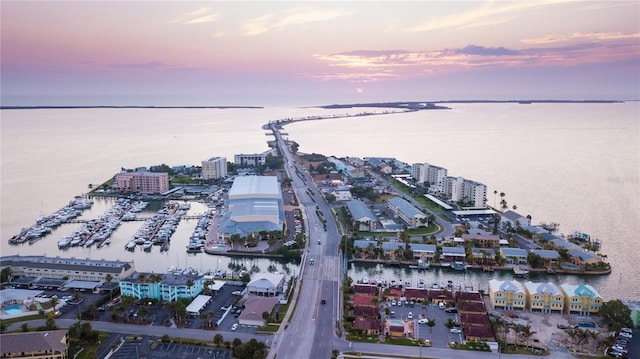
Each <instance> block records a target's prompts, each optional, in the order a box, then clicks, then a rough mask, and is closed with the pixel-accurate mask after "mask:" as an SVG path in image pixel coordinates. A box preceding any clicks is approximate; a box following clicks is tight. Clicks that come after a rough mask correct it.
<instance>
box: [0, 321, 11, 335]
mask: <svg viewBox="0 0 640 359" xmlns="http://www.w3.org/2000/svg"><path fill="white" fill-rule="evenodd" d="M7 328H9V324H7V323H5V322H3V321H1V320H0V334H4V333H5V332H6V331H7Z"/></svg>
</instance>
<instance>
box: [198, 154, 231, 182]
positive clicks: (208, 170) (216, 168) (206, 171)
mask: <svg viewBox="0 0 640 359" xmlns="http://www.w3.org/2000/svg"><path fill="white" fill-rule="evenodd" d="M224 177H227V158H226V157H211V158H209V159H208V160H204V161H202V179H205V180H208V179H217V178H224Z"/></svg>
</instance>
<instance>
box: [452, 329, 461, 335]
mask: <svg viewBox="0 0 640 359" xmlns="http://www.w3.org/2000/svg"><path fill="white" fill-rule="evenodd" d="M450 332H451V334H462V330H460V329H458V328H452V329H451V330H450Z"/></svg>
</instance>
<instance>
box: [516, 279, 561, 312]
mask: <svg viewBox="0 0 640 359" xmlns="http://www.w3.org/2000/svg"><path fill="white" fill-rule="evenodd" d="M524 287H525V288H526V289H527V301H528V302H529V310H530V311H532V312H533V311H539V312H542V313H552V312H554V311H557V312H559V313H562V312H563V310H564V293H563V292H562V291H561V290H560V288H559V287H558V286H557V285H555V284H553V283H534V282H531V281H528V282H525V283H524Z"/></svg>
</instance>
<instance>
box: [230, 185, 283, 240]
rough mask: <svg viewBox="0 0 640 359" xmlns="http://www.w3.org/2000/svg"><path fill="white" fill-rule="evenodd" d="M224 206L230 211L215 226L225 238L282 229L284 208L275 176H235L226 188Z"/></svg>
mask: <svg viewBox="0 0 640 359" xmlns="http://www.w3.org/2000/svg"><path fill="white" fill-rule="evenodd" d="M227 206H228V209H229V211H228V212H227V214H226V215H225V216H224V217H223V219H222V220H221V222H220V227H219V228H218V232H219V233H220V234H221V235H222V236H223V237H225V238H226V237H230V236H231V235H233V234H238V235H240V236H241V237H246V236H247V235H249V234H257V233H258V232H261V231H267V232H269V231H281V230H282V224H283V220H284V208H283V206H282V193H281V191H280V185H279V183H278V179H277V177H274V176H240V177H236V178H235V180H234V181H233V185H232V186H231V189H229V193H228V201H227Z"/></svg>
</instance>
